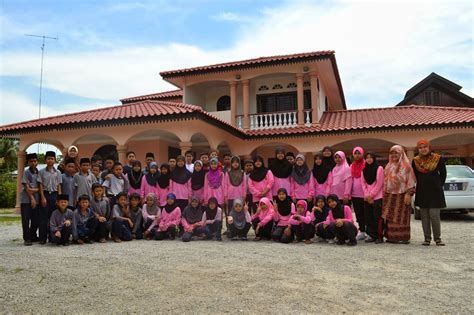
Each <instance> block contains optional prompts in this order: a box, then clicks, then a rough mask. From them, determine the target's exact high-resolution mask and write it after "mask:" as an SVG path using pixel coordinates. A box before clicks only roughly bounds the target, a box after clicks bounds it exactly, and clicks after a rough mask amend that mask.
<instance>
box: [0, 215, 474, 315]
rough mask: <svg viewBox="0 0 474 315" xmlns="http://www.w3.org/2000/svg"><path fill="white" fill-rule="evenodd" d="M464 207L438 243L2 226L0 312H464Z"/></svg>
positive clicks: (468, 267) (469, 274) (468, 276)
mask: <svg viewBox="0 0 474 315" xmlns="http://www.w3.org/2000/svg"><path fill="white" fill-rule="evenodd" d="M473 224H474V213H471V214H470V215H460V214H447V215H443V221H442V229H443V239H444V240H445V242H446V243H447V246H446V247H436V246H430V247H424V246H421V245H420V244H421V241H422V239H423V237H422V231H421V223H420V221H412V242H411V244H410V245H392V244H381V245H375V244H365V243H360V242H359V245H358V246H356V247H348V246H337V245H329V244H311V245H305V244H288V245H284V244H277V243H272V242H259V243H257V242H252V241H248V242H232V241H224V242H222V243H219V242H215V241H195V242H191V243H182V242H180V241H162V242H157V241H132V242H130V243H121V244H114V243H107V244H92V245H82V246H79V245H71V246H69V247H62V246H61V247H56V246H52V245H45V246H40V245H36V244H35V245H33V246H31V247H25V246H23V245H22V240H21V228H20V225H19V224H13V225H1V226H0V312H1V313H7V312H8V313H38V312H42V313H46V312H54V313H58V312H72V313H79V312H81V313H99V312H106V313H117V312H120V313H122V312H127V313H151V312H154V313H156V312H167V313H169V312H170V313H182V312H186V313H211V312H212V313H216V312H217V313H240V312H244V313H316V312H318V313H320V312H323V313H325V312H326V313H327V312H329V313H343V312H347V313H362V312H364V313H419V312H423V313H471V314H472V313H474V305H473V299H472V294H473V291H474V290H473V289H474V285H473V283H474V281H473V275H474V266H473V258H474V252H473V247H472V243H471V242H472V239H473V238H472V237H473V234H474V233H473V230H472V229H473V227H474V225H473Z"/></svg>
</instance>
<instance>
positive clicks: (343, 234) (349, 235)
mask: <svg viewBox="0 0 474 315" xmlns="http://www.w3.org/2000/svg"><path fill="white" fill-rule="evenodd" d="M328 229H330V230H331V231H332V232H333V233H334V235H336V237H337V240H338V241H339V242H343V241H346V240H349V241H355V238H356V235H357V228H356V227H355V225H354V224H353V223H351V222H347V221H344V224H342V226H339V227H338V226H336V222H333V223H331V224H330V225H329V226H328Z"/></svg>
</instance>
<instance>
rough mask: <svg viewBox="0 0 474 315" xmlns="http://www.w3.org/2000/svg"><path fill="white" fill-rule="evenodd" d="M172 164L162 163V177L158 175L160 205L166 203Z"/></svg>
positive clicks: (162, 205)
mask: <svg viewBox="0 0 474 315" xmlns="http://www.w3.org/2000/svg"><path fill="white" fill-rule="evenodd" d="M170 172H171V170H170V165H169V164H168V163H163V164H161V167H160V177H158V187H157V191H158V198H159V200H160V206H161V207H164V206H165V205H166V199H167V197H168V193H169V189H170Z"/></svg>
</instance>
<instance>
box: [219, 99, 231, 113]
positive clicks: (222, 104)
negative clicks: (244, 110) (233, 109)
mask: <svg viewBox="0 0 474 315" xmlns="http://www.w3.org/2000/svg"><path fill="white" fill-rule="evenodd" d="M224 110H230V96H229V95H224V96H221V97H220V98H219V99H218V100H217V111H218V112H221V111H224Z"/></svg>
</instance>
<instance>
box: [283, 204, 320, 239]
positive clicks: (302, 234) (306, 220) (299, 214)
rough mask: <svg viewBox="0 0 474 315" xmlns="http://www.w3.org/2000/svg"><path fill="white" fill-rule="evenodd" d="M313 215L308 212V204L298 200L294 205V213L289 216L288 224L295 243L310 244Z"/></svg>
mask: <svg viewBox="0 0 474 315" xmlns="http://www.w3.org/2000/svg"><path fill="white" fill-rule="evenodd" d="M313 221H314V213H313V211H308V203H307V202H306V201H305V200H299V201H298V202H297V203H296V213H294V214H293V215H291V217H290V220H289V224H290V225H291V230H292V232H293V235H294V236H295V238H296V241H297V242H301V241H303V240H304V242H305V244H311V243H312V242H313V241H311V239H312V238H313V237H314V224H313Z"/></svg>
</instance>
